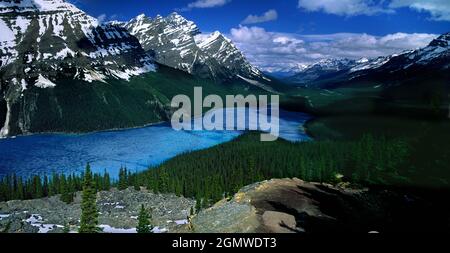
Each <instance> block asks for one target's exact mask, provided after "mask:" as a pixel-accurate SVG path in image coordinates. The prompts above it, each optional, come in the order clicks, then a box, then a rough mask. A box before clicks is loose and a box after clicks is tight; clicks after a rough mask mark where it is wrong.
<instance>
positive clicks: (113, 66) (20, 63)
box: [0, 0, 158, 136]
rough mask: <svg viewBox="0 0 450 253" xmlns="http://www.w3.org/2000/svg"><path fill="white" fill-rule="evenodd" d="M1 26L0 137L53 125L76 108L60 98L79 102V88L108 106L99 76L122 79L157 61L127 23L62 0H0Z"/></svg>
mask: <svg viewBox="0 0 450 253" xmlns="http://www.w3.org/2000/svg"><path fill="white" fill-rule="evenodd" d="M0 31H1V34H2V37H1V41H0V73H1V87H0V96H1V100H0V125H1V130H0V136H9V135H15V134H23V133H28V132H36V131H53V130H59V129H56V127H57V126H58V124H57V123H58V122H60V121H61V120H64V118H67V117H69V115H68V114H72V116H73V115H74V114H76V112H74V111H72V110H71V109H69V108H68V107H66V106H65V104H64V102H63V101H65V100H67V99H66V98H67V97H71V96H72V97H77V96H78V101H77V102H78V105H79V106H81V105H83V104H86V103H87V101H88V100H89V98H87V97H81V96H85V95H86V94H83V93H84V91H85V90H86V89H92V91H91V94H90V95H91V96H93V97H95V96H97V95H99V96H100V97H99V98H98V99H101V100H103V101H105V102H104V103H103V105H101V104H102V103H100V105H97V107H98V109H99V110H114V109H112V108H107V107H108V103H109V102H108V99H113V97H112V96H110V94H106V93H107V91H106V90H104V89H102V88H101V87H99V86H98V83H103V84H104V85H106V83H107V80H108V79H116V80H120V81H122V80H123V81H124V82H126V81H128V80H129V79H130V77H132V76H137V75H140V74H143V73H147V72H152V71H155V68H156V65H155V64H154V60H153V58H152V57H151V56H150V55H148V54H147V53H146V52H145V51H144V50H143V48H142V47H141V45H140V43H139V41H138V40H137V39H136V38H135V37H134V36H132V35H130V34H129V33H128V31H127V30H126V29H124V28H122V27H120V26H114V25H102V24H99V22H98V21H97V20H96V19H95V18H93V17H90V16H89V15H87V14H85V13H84V12H82V11H81V10H79V9H78V8H76V7H75V6H74V5H72V4H69V3H67V2H65V1H63V0H15V1H7V0H5V1H0ZM93 82H95V83H93ZM69 83H71V84H70V87H69ZM86 83H87V85H89V86H87V87H83V88H82V89H81V90H80V92H78V90H77V86H79V85H86ZM89 83H93V84H92V85H90V84H89ZM66 89H69V90H67V91H64V92H63V91H62V90H66ZM96 89H97V92H96ZM100 89H102V91H100ZM101 93H103V94H101ZM116 99H117V98H116ZM83 100H84V101H83ZM148 100H149V101H150V100H153V102H155V103H157V102H158V100H156V99H154V98H153V97H148ZM123 102H125V101H123ZM73 106H74V107H75V105H73ZM81 110H88V108H86V107H84V108H80V111H81ZM119 110H120V109H116V113H119V112H118V111H119ZM80 113H81V112H80ZM120 114H122V113H120ZM44 117H49V118H47V119H43V118H44ZM79 117H81V115H80V116H78V119H79V120H81V119H80V118H79ZM153 118H158V117H153ZM85 120H86V119H85ZM93 120H94V121H95V119H93ZM147 120H149V119H147ZM52 122H53V123H52ZM93 124H96V123H93ZM111 126H114V123H112V124H111ZM116 126H117V125H116ZM60 128H64V126H62V125H61V126H60ZM69 130H70V131H76V129H75V128H74V129H69Z"/></svg>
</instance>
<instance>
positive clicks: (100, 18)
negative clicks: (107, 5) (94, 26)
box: [97, 13, 107, 23]
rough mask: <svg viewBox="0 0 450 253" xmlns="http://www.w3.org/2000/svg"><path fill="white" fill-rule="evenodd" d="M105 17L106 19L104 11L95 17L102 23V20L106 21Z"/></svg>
mask: <svg viewBox="0 0 450 253" xmlns="http://www.w3.org/2000/svg"><path fill="white" fill-rule="evenodd" d="M106 19H107V16H106V14H105V13H103V14H100V15H99V16H98V17H97V20H98V22H99V23H103V22H105V21H106Z"/></svg>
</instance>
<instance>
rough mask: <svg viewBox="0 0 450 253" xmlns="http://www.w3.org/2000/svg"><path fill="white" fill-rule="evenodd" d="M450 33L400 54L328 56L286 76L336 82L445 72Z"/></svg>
mask: <svg viewBox="0 0 450 253" xmlns="http://www.w3.org/2000/svg"><path fill="white" fill-rule="evenodd" d="M449 43H450V33H446V34H443V35H441V36H439V37H438V38H436V39H435V40H433V41H432V42H431V43H430V44H429V45H428V46H426V47H424V48H421V49H417V50H410V51H405V52H402V53H400V54H393V55H389V56H382V57H378V58H374V59H366V58H362V59H360V60H357V61H355V60H348V59H327V60H321V61H319V62H318V63H315V64H312V65H309V66H307V67H306V68H304V69H303V70H301V71H299V72H298V73H297V74H295V75H293V76H291V77H288V78H286V79H285V80H286V81H288V82H291V83H295V84H298V85H303V86H314V87H323V86H339V85H340V84H342V83H348V82H353V83H355V82H358V80H365V81H371V80H372V81H380V80H391V79H392V80H393V79H397V78H400V79H402V77H404V76H414V75H418V74H419V73H422V72H423V71H426V72H430V71H432V72H433V71H434V72H443V71H444V72H445V71H448V69H449V66H450V46H449Z"/></svg>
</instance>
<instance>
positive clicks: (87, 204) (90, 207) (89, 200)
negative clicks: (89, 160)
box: [79, 164, 99, 233]
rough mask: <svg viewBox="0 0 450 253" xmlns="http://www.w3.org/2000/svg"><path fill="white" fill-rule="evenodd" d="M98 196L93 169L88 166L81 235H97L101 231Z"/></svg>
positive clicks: (82, 204) (83, 198)
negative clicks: (99, 226) (97, 203)
mask: <svg viewBox="0 0 450 253" xmlns="http://www.w3.org/2000/svg"><path fill="white" fill-rule="evenodd" d="M96 195H97V192H96V191H95V188H94V182H93V178H92V172H91V167H90V165H89V164H87V165H86V171H85V173H84V182H83V193H82V202H81V222H80V229H79V232H80V233H97V232H98V230H99V228H98V227H97V225H98V211H97V206H96V197H97V196H96Z"/></svg>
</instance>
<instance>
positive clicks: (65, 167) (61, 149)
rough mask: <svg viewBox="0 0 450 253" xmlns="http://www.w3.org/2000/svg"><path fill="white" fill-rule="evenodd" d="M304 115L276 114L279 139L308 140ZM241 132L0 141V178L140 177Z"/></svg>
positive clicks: (162, 127) (131, 132) (143, 131)
mask: <svg viewBox="0 0 450 253" xmlns="http://www.w3.org/2000/svg"><path fill="white" fill-rule="evenodd" d="M308 119H309V116H308V115H307V114H303V113H293V112H286V111H280V137H281V138H284V139H287V140H291V141H304V140H308V139H309V138H308V136H307V135H306V134H305V133H304V132H303V131H302V130H301V128H300V127H299V126H301V125H302V124H303V123H305V121H307V120H308ZM242 133H243V131H175V130H173V129H172V128H171V126H170V124H169V123H162V124H158V125H152V126H147V127H142V128H135V129H126V130H118V131H106V132H95V133H88V134H77V135H74V134H70V135H69V134H36V135H30V136H18V137H16V138H7V139H0V176H3V175H7V174H12V173H16V174H17V175H20V176H23V177H27V176H30V175H37V174H40V175H43V174H47V175H48V174H51V173H52V172H59V173H61V172H64V173H77V172H81V171H83V169H84V167H85V165H86V163H87V162H89V163H90V164H91V167H92V169H93V171H95V172H103V171H105V170H106V171H108V172H109V173H110V174H111V175H112V176H113V177H116V176H117V175H118V170H119V168H120V167H121V166H126V167H127V168H128V169H130V170H132V171H140V170H144V169H146V168H148V167H149V166H151V165H156V164H159V163H161V162H163V161H165V160H167V159H170V158H172V157H174V156H176V155H179V154H182V153H185V152H189V151H194V150H199V149H205V148H209V147H211V146H214V145H218V144H220V143H224V142H227V141H230V140H233V139H234V138H236V137H237V136H239V135H240V134H242Z"/></svg>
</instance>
